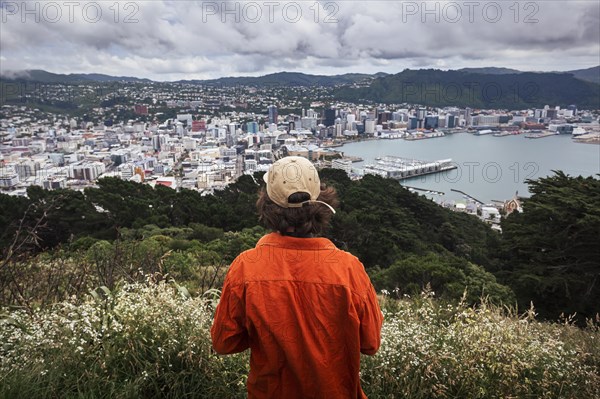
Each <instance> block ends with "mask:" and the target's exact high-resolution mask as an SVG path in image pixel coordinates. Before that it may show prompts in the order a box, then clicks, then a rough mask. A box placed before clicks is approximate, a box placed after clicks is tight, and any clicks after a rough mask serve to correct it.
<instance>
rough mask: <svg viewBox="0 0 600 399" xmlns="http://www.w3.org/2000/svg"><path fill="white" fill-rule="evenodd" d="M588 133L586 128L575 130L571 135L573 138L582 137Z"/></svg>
mask: <svg viewBox="0 0 600 399" xmlns="http://www.w3.org/2000/svg"><path fill="white" fill-rule="evenodd" d="M586 133H587V130H585V129H584V128H582V127H576V128H574V129H573V132H572V133H571V134H572V135H573V137H576V136H581V135H582V134H586Z"/></svg>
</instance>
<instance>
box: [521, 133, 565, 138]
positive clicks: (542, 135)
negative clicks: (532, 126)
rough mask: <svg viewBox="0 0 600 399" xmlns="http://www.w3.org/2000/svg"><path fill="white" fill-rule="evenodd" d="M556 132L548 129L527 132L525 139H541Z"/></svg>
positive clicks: (554, 134)
mask: <svg viewBox="0 0 600 399" xmlns="http://www.w3.org/2000/svg"><path fill="white" fill-rule="evenodd" d="M557 134H558V133H556V132H550V131H546V132H541V133H527V134H526V135H525V138H527V139H542V138H544V137H550V136H556V135H557Z"/></svg>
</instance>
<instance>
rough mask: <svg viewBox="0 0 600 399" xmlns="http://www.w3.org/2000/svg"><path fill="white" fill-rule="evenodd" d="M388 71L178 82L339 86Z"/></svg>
mask: <svg viewBox="0 0 600 399" xmlns="http://www.w3.org/2000/svg"><path fill="white" fill-rule="evenodd" d="M387 75H388V74H387V73H384V72H378V73H376V74H373V75H368V74H364V73H346V74H344V75H332V76H328V75H308V74H305V73H300V72H278V73H272V74H269V75H264V76H258V77H251V76H241V77H227V78H219V79H212V80H180V81H178V83H197V84H207V85H220V86H235V85H244V86H259V87H263V86H284V87H285V86H337V85H343V84H351V83H356V82H361V81H366V80H370V79H375V78H379V77H384V76H387Z"/></svg>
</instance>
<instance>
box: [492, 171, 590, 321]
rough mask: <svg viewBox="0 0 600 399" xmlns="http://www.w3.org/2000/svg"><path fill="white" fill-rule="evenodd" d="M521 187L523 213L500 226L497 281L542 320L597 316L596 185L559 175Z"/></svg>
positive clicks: (509, 218)
mask: <svg viewBox="0 0 600 399" xmlns="http://www.w3.org/2000/svg"><path fill="white" fill-rule="evenodd" d="M527 182H528V184H529V191H530V192H531V193H532V196H531V198H529V199H527V200H525V201H524V202H523V212H522V213H518V212H513V213H512V214H511V215H509V216H508V217H507V218H506V219H504V220H503V221H502V230H503V240H502V241H503V243H502V244H503V248H504V255H505V257H506V262H505V264H506V266H505V268H504V270H501V271H499V272H498V275H500V276H502V279H503V280H504V281H506V282H507V283H509V284H510V285H511V286H512V287H513V288H514V290H515V291H516V293H517V295H518V299H519V301H520V304H521V306H523V307H525V306H528V305H529V301H533V303H534V305H535V307H536V308H537V310H538V312H539V313H540V314H541V315H542V316H543V317H548V318H557V317H558V316H559V315H560V314H561V313H565V314H573V313H575V312H577V313H578V314H579V315H580V316H592V315H594V314H596V313H597V312H600V180H598V179H597V178H594V177H581V176H580V177H570V176H568V175H565V174H564V173H563V172H560V171H559V172H555V174H554V175H553V176H550V177H544V178H541V179H539V180H528V181H527Z"/></svg>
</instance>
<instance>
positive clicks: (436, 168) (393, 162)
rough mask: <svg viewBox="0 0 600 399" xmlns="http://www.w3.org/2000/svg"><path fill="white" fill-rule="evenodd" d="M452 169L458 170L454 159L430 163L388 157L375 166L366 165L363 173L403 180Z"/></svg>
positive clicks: (378, 161) (379, 160)
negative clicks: (453, 161)
mask: <svg viewBox="0 0 600 399" xmlns="http://www.w3.org/2000/svg"><path fill="white" fill-rule="evenodd" d="M451 169H456V165H455V164H453V163H452V159H442V160H439V161H433V162H428V161H420V160H417V159H411V158H402V157H395V156H389V155H388V156H385V157H383V158H380V159H378V160H377V161H376V162H375V164H369V165H365V167H364V169H363V171H364V173H365V174H372V175H378V176H381V177H386V178H390V179H397V180H403V179H408V178H411V177H416V176H422V175H428V174H431V173H439V172H443V171H446V170H451Z"/></svg>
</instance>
